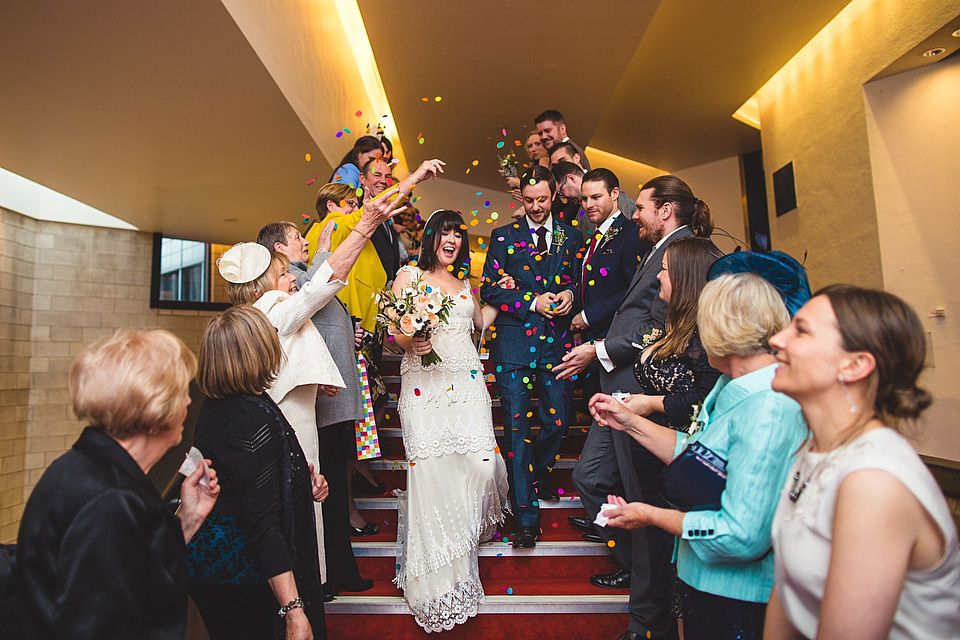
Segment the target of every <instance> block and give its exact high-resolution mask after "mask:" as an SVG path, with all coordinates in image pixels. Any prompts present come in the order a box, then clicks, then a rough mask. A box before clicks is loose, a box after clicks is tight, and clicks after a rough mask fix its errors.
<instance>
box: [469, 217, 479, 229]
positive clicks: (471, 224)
mask: <svg viewBox="0 0 960 640" xmlns="http://www.w3.org/2000/svg"><path fill="white" fill-rule="evenodd" d="M478 224H480V221H479V220H477V219H476V218H474V219H473V220H471V221H470V226H471V227H475V226H477V225H478Z"/></svg>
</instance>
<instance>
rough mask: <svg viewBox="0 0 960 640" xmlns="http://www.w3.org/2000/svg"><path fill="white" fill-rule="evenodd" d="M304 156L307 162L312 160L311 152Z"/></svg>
mask: <svg viewBox="0 0 960 640" xmlns="http://www.w3.org/2000/svg"><path fill="white" fill-rule="evenodd" d="M303 157H304V158H306V160H307V162H310V154H309V153H308V154H307V155H305V156H303Z"/></svg>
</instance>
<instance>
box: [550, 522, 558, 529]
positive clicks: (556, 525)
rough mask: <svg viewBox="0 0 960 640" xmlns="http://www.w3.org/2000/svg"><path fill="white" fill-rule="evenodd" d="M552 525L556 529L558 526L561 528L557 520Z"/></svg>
mask: <svg viewBox="0 0 960 640" xmlns="http://www.w3.org/2000/svg"><path fill="white" fill-rule="evenodd" d="M552 526H553V528H554V529H557V528H559V527H560V525H559V524H557V523H556V522H554V523H553V525H552Z"/></svg>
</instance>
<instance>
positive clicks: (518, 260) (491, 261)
mask: <svg viewBox="0 0 960 640" xmlns="http://www.w3.org/2000/svg"><path fill="white" fill-rule="evenodd" d="M556 190H557V183H556V181H555V180H554V178H553V175H552V174H551V173H550V171H549V170H547V169H545V168H544V167H539V166H536V167H534V168H532V169H530V170H529V171H527V172H526V173H524V174H523V175H522V176H521V177H520V194H521V196H522V198H523V207H524V218H523V219H521V220H518V221H517V222H514V223H512V224H509V225H507V226H505V227H499V228H497V229H494V230H493V232H492V233H491V234H490V248H489V250H488V252H487V259H486V262H485V263H484V265H483V278H482V283H481V285H480V296H481V298H482V299H483V300H484V301H485V302H487V303H488V304H492V305H494V306H496V307H497V308H498V309H499V310H500V314H499V315H498V316H497V320H496V329H495V331H494V332H493V336H492V340H491V343H490V359H491V360H492V361H493V362H494V363H495V364H496V370H495V373H494V376H495V378H496V380H497V386H498V388H499V390H500V406H501V407H502V410H503V422H504V439H503V442H504V447H503V448H504V451H505V453H506V455H507V471H508V472H509V478H510V502H511V505H512V506H513V513H514V517H515V518H516V520H517V524H518V525H519V530H518V532H517V535H516V537H515V538H514V541H513V546H514V547H516V548H530V547H533V546H535V544H536V540H537V539H538V538H539V535H540V508H539V500H540V499H543V498H544V497H546V496H545V495H543V494H544V493H546V492H547V491H548V489H547V487H546V481H547V476H548V475H549V473H550V471H551V470H552V468H553V464H554V462H555V460H556V457H557V454H558V452H559V451H560V442H561V438H562V437H563V432H564V430H565V429H566V421H567V414H568V412H569V404H570V396H571V385H570V382H569V381H565V380H557V378H556V376H555V375H554V374H553V372H552V369H553V367H555V366H556V365H558V364H559V363H560V361H561V359H562V358H563V355H564V354H565V353H566V352H567V350H568V349H570V347H571V346H572V343H573V339H572V336H571V335H570V333H569V331H568V329H569V324H570V316H571V315H572V313H573V310H574V305H575V302H576V299H577V280H578V276H579V274H578V273H577V271H578V266H579V259H578V257H577V253H578V252H579V251H580V250H581V245H582V243H581V239H580V234H579V233H577V232H576V231H574V229H573V228H572V227H570V226H568V225H566V224H564V223H562V222H560V221H559V220H555V219H553V217H552V216H551V214H550V207H551V204H552V202H553V198H554V195H555V194H556ZM505 274H509V275H510V276H512V277H513V279H514V282H515V283H516V286H515V288H513V289H504V288H502V287H499V286H497V284H496V283H497V282H498V281H499V280H500V279H501V277H502V276H503V275H505ZM491 329H493V327H491ZM534 385H536V387H537V397H538V398H539V414H540V433H539V435H538V436H537V438H536V440H534V439H533V436H532V433H531V426H532V417H533V412H532V411H531V408H530V405H531V403H530V395H531V390H532V389H533V387H534ZM538 490H539V494H540V495H538Z"/></svg>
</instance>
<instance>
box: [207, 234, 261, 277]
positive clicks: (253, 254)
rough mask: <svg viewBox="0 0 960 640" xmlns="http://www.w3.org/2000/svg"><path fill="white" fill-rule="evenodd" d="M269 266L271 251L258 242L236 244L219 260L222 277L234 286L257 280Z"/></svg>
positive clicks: (218, 265) (218, 266)
mask: <svg viewBox="0 0 960 640" xmlns="http://www.w3.org/2000/svg"><path fill="white" fill-rule="evenodd" d="M269 266H270V250H269V249H267V248H266V247H265V246H263V245H262V244H258V243H256V242H241V243H240V244H235V245H233V246H232V247H230V248H229V249H227V251H226V252H225V253H224V254H223V255H222V256H220V259H219V260H217V268H218V269H219V270H220V275H221V276H223V279H224V280H226V281H227V282H232V283H234V284H242V283H244V282H251V281H253V280H256V279H257V278H259V277H260V276H262V275H263V274H264V272H265V271H266V270H267V267H269Z"/></svg>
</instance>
